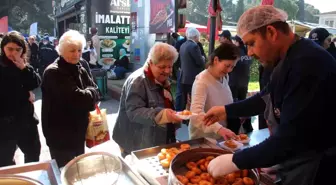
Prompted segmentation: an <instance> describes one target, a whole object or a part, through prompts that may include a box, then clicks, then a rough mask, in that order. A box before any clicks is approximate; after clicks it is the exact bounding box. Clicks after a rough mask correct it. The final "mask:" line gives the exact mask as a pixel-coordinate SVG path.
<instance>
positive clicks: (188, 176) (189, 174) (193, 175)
mask: <svg viewBox="0 0 336 185" xmlns="http://www.w3.org/2000/svg"><path fill="white" fill-rule="evenodd" d="M185 176H186V177H187V178H188V179H191V178H192V177H195V176H196V173H195V172H194V171H188V172H187V173H186V174H185Z"/></svg>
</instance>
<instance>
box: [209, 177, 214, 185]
mask: <svg viewBox="0 0 336 185" xmlns="http://www.w3.org/2000/svg"><path fill="white" fill-rule="evenodd" d="M209 182H210V183H211V184H215V179H214V178H213V177H211V175H210V178H209Z"/></svg>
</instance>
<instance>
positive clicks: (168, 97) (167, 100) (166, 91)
mask: <svg viewBox="0 0 336 185" xmlns="http://www.w3.org/2000/svg"><path fill="white" fill-rule="evenodd" d="M144 71H145V75H146V77H147V78H148V79H150V80H151V81H152V82H154V83H155V84H158V85H160V86H161V87H163V90H162V91H161V92H160V95H161V96H162V97H163V98H164V105H165V108H169V109H174V106H173V96H172V94H171V92H170V83H169V82H168V80H166V81H165V82H164V84H162V83H160V82H158V81H157V80H156V79H155V77H154V75H153V72H152V70H151V68H150V67H149V66H147V67H145V69H144Z"/></svg>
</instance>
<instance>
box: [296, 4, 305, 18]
mask: <svg viewBox="0 0 336 185" xmlns="http://www.w3.org/2000/svg"><path fill="white" fill-rule="evenodd" d="M298 6H299V11H298V16H297V17H298V19H299V21H301V22H304V21H305V1H304V0H299V1H298Z"/></svg>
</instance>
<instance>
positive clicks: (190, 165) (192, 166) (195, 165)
mask: <svg viewBox="0 0 336 185" xmlns="http://www.w3.org/2000/svg"><path fill="white" fill-rule="evenodd" d="M186 166H187V168H188V169H189V170H191V169H193V168H196V167H197V164H196V163H195V162H188V163H187V165H186Z"/></svg>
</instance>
